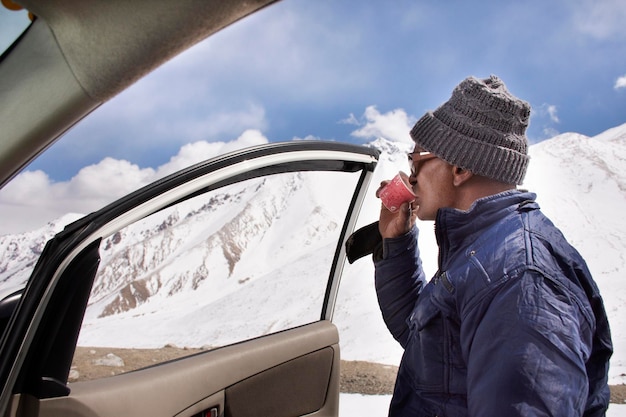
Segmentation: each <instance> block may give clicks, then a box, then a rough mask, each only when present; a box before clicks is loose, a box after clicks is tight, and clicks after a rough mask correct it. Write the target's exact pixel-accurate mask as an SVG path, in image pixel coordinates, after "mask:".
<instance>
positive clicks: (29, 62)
mask: <svg viewBox="0 0 626 417" xmlns="http://www.w3.org/2000/svg"><path fill="white" fill-rule="evenodd" d="M276 1H277V0H228V1H223V0H176V1H171V0H150V1H122V0H108V1H102V0H76V1H66V0H47V1H45V2H42V1H36V0H19V1H16V3H19V4H20V5H21V6H23V7H24V8H26V9H27V10H28V11H29V12H30V13H32V14H33V15H34V16H35V18H34V20H33V22H32V24H31V25H30V26H29V27H28V28H27V29H26V31H25V32H24V33H23V34H22V35H21V36H20V37H19V38H18V39H17V40H16V42H15V43H14V44H13V45H12V46H11V47H9V48H8V49H7V50H6V51H5V53H4V54H3V55H2V57H1V58H0V100H1V101H2V103H3V105H2V106H0V126H2V129H3V134H2V137H1V139H0V188H1V187H3V186H4V185H5V184H6V183H7V182H8V181H9V180H10V179H11V178H12V177H13V176H15V175H16V174H17V173H19V171H20V170H21V169H23V168H24V167H25V166H26V165H28V163H30V162H31V161H32V160H33V159H34V158H35V157H36V156H37V155H39V154H40V153H41V152H42V151H44V150H45V149H46V148H47V147H48V146H50V145H51V144H52V143H53V142H54V141H55V140H57V139H58V138H59V137H60V136H61V135H62V134H63V133H64V132H65V131H67V130H68V129H69V128H70V127H72V126H73V125H74V124H76V123H77V122H78V121H80V120H81V119H82V118H83V117H85V116H86V115H88V114H89V113H90V112H91V111H93V110H94V109H96V108H97V107H98V106H99V105H101V104H102V103H104V102H106V101H107V100H109V99H111V98H112V97H114V96H115V95H117V94H118V93H120V92H121V91H123V90H124V89H126V88H128V87H129V86H130V85H132V84H133V83H134V82H136V81H137V80H139V79H140V78H142V77H143V76H145V75H146V74H148V73H149V72H151V71H152V70H154V69H155V68H157V67H159V66H160V65H162V64H163V63H165V62H167V61H168V60H170V59H172V58H173V57H175V56H176V55H178V54H179V53H181V52H183V51H184V50H186V49H188V48H190V47H191V46H193V45H195V44H197V43H198V42H200V41H202V40H204V39H206V38H207V37H209V36H210V35H212V34H214V33H216V32H218V31H219V30H221V29H223V28H224V27H226V26H228V25H230V24H232V23H233V22H236V21H237V20H239V19H241V18H243V17H245V16H247V15H250V14H252V13H254V12H256V11H258V10H259V9H261V8H263V7H265V6H267V5H269V4H271V3H274V2H276Z"/></svg>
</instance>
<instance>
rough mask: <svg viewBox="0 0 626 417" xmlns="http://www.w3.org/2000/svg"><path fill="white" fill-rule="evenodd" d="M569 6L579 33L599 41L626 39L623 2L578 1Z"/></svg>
mask: <svg viewBox="0 0 626 417" xmlns="http://www.w3.org/2000/svg"><path fill="white" fill-rule="evenodd" d="M567 4H569V6H570V7H571V10H572V13H573V23H574V25H575V28H576V29H577V30H578V31H579V32H581V33H583V34H585V35H588V36H591V37H593V38H595V39H599V40H609V39H612V38H614V39H615V38H617V39H620V38H621V39H624V38H626V25H624V21H626V2H624V1H623V0H577V1H571V2H569V3H567Z"/></svg>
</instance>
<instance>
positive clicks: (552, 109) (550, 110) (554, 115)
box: [533, 103, 560, 123]
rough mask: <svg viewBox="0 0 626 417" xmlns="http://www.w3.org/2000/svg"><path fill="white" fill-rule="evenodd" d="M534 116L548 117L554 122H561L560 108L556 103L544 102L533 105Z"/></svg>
mask: <svg viewBox="0 0 626 417" xmlns="http://www.w3.org/2000/svg"><path fill="white" fill-rule="evenodd" d="M533 113H534V114H533V116H534V117H539V118H540V119H544V118H546V117H547V118H548V119H549V120H550V122H552V123H560V120H559V115H558V108H557V106H556V105H554V104H548V103H543V104H542V105H540V106H534V107H533Z"/></svg>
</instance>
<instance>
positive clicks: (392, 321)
mask: <svg viewBox="0 0 626 417" xmlns="http://www.w3.org/2000/svg"><path fill="white" fill-rule="evenodd" d="M418 234H419V232H418V229H417V227H413V229H411V230H410V231H409V232H408V233H407V234H406V235H404V236H400V237H397V238H393V239H384V240H383V253H382V259H376V258H375V260H374V267H375V286H376V295H377V297H378V304H379V306H380V310H381V312H382V315H383V320H384V321H385V324H386V325H387V328H388V329H389V331H390V332H391V334H392V336H393V337H394V338H395V339H396V340H397V341H398V342H399V343H400V345H401V346H402V347H403V348H404V347H406V342H407V338H408V330H409V328H408V325H407V319H408V318H409V316H410V314H411V312H412V311H413V307H414V306H415V302H416V301H417V297H418V295H419V292H420V290H421V289H422V287H423V286H424V282H425V278H424V271H423V269H422V263H421V260H420V257H419V249H418V246H417V237H418Z"/></svg>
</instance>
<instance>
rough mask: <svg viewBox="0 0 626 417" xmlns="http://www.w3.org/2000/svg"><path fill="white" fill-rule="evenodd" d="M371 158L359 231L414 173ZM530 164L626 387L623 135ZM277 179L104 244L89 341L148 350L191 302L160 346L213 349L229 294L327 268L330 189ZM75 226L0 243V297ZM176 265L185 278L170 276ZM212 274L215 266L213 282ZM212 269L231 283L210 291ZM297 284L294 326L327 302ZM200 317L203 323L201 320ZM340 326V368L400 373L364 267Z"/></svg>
mask: <svg viewBox="0 0 626 417" xmlns="http://www.w3.org/2000/svg"><path fill="white" fill-rule="evenodd" d="M369 146H375V147H377V148H378V149H380V150H381V151H382V154H381V158H380V163H379V165H378V167H377V170H376V173H375V176H374V180H373V181H372V183H371V186H370V187H371V192H370V194H371V198H368V199H367V201H366V203H365V206H364V207H363V208H362V210H361V214H360V221H359V223H360V224H359V225H364V224H367V223H369V222H372V221H374V220H376V218H377V214H378V210H379V204H380V203H379V201H378V200H377V199H376V198H375V197H374V195H373V194H374V190H375V189H376V187H377V185H378V183H379V182H380V181H381V180H383V179H386V178H390V177H392V176H393V175H394V174H395V173H396V172H397V171H398V169H403V170H407V169H408V166H407V163H406V152H407V151H409V150H410V149H409V148H408V147H410V145H407V144H399V143H393V142H390V141H387V140H385V139H378V140H377V141H375V142H373V143H371V144H370V145H369ZM530 155H531V164H530V167H529V171H528V174H527V176H526V180H525V183H524V185H523V188H527V189H529V190H531V191H534V192H536V193H537V196H538V197H537V201H538V202H539V204H540V206H541V207H542V209H543V210H544V212H545V213H546V214H547V215H548V216H549V217H551V218H552V220H553V221H554V222H555V224H556V225H557V226H559V227H560V228H561V230H562V231H563V233H564V234H565V236H566V237H567V238H568V240H570V241H571V242H572V243H573V244H574V245H575V246H576V247H577V248H578V249H579V251H580V252H581V253H582V254H583V256H584V257H585V258H586V260H587V262H588V264H589V267H590V269H591V271H592V273H593V274H594V277H595V279H596V281H597V283H598V285H599V287H600V289H601V292H602V294H603V297H604V299H605V304H606V309H607V312H608V314H609V320H610V322H611V326H612V332H613V339H614V344H615V350H616V352H615V355H614V358H613V360H612V363H611V382H612V383H621V382H626V377H624V376H622V375H623V374H625V373H626V319H625V318H623V317H624V313H623V308H624V307H625V306H626V280H625V279H623V277H622V275H623V273H624V271H626V220H624V217H623V213H625V212H626V124H625V125H622V126H619V127H616V128H614V129H610V130H608V131H606V132H604V133H602V134H600V135H598V136H595V137H592V138H589V137H585V136H582V135H579V134H575V133H568V134H563V135H560V136H557V137H555V138H553V139H550V140H547V141H544V142H541V143H538V144H535V145H532V146H531V148H530ZM281 178H282V179H281V180H280V181H282V182H281V183H279V184H274V183H272V181H267V180H266V181H259V182H255V183H254V184H248V185H246V186H245V187H243V186H242V187H241V188H239V189H236V190H231V191H230V192H229V193H228V194H220V195H217V196H215V197H214V199H213V200H212V201H210V202H206V201H205V202H203V203H202V204H201V205H199V206H198V205H196V203H194V202H189V204H186V205H180V206H177V207H176V210H171V211H168V212H166V213H164V214H163V216H160V217H159V216H157V217H154V218H151V219H150V221H148V222H145V223H143V224H142V225H141V227H137V228H135V229H127V230H124V232H122V233H117V234H115V235H113V236H111V237H109V238H108V239H107V240H106V241H105V242H104V243H103V245H102V246H101V248H102V250H101V252H102V253H101V256H102V266H101V268H100V272H99V275H98V277H97V280H96V284H95V286H94V291H93V293H92V299H91V301H90V307H89V310H88V313H87V316H86V319H85V322H86V323H88V324H89V329H91V330H93V331H94V334H96V333H97V332H100V333H102V332H103V331H104V332H107V331H116V332H119V334H125V335H128V336H124V337H125V340H126V343H127V344H128V346H129V347H130V346H134V347H141V340H142V338H143V337H144V336H145V335H146V332H151V333H150V334H151V335H152V336H153V335H154V334H155V333H158V332H159V331H165V330H160V329H166V328H167V329H171V328H172V326H157V325H155V323H162V320H164V319H165V317H166V313H164V312H166V311H167V310H168V308H169V306H170V305H171V301H172V300H173V299H175V298H177V297H184V298H185V300H188V302H187V303H186V304H187V305H188V306H189V314H184V315H183V316H184V317H185V319H184V320H180V322H178V323H176V326H174V329H175V330H167V331H169V332H170V333H168V334H164V335H161V336H162V337H163V340H167V341H168V342H169V343H173V344H177V345H181V346H202V345H205V344H207V343H210V338H211V337H218V336H220V335H219V334H213V335H209V333H211V332H212V331H213V330H211V329H212V328H218V329H219V327H220V326H219V325H218V323H220V320H222V318H223V317H227V316H228V315H229V314H232V312H231V310H229V308H228V306H229V305H230V304H229V303H232V300H234V299H235V298H234V297H232V295H233V294H235V293H237V292H249V293H250V294H255V295H256V296H257V297H258V294H259V293H262V292H267V293H268V294H269V293H270V292H271V291H273V289H275V288H277V287H278V286H280V285H283V284H285V283H287V282H288V281H289V280H291V281H293V279H292V278H293V277H294V276H299V275H303V274H306V270H299V271H292V270H289V269H288V266H287V265H289V260H290V259H294V258H303V257H304V258H305V259H306V262H309V264H311V265H313V264H319V263H324V262H329V261H330V260H329V259H320V256H321V255H320V254H321V253H322V249H324V247H325V246H326V245H328V244H329V242H332V239H333V236H335V234H336V233H337V231H338V229H339V228H340V225H341V221H342V214H341V213H340V212H338V210H337V209H336V208H335V207H329V206H326V205H321V204H320V203H319V199H318V198H317V196H319V195H321V194H322V193H324V192H325V190H327V189H328V186H329V184H326V183H324V182H323V181H321V183H320V180H319V178H318V179H316V181H310V180H305V179H303V178H296V177H289V176H284V177H281ZM333 186H334V184H333ZM279 190H280V191H279ZM294 199H296V200H297V201H298V202H299V204H297V205H296V206H297V207H298V210H293V211H285V207H286V205H285V202H286V201H287V200H290V201H293V200H294ZM225 202H228V203H229V205H228V207H229V208H228V209H227V210H225V209H222V208H223V207H226V205H224V204H223V203H225ZM233 207H235V209H233ZM77 217H78V215H74V214H70V215H67V216H65V217H63V218H61V219H59V220H58V221H55V222H53V223H50V224H48V225H46V226H45V227H43V228H41V229H39V230H36V231H33V232H29V233H25V234H21V235H6V236H2V237H0V253H2V254H3V255H2V257H1V258H0V295H6V294H7V293H8V292H10V291H11V290H12V289H13V288H15V287H19V286H20V285H22V284H23V282H24V281H25V280H26V279H27V277H28V274H29V271H30V270H31V269H32V267H33V265H34V262H35V261H36V259H37V257H38V255H39V254H40V253H41V250H42V249H43V245H44V244H45V241H46V240H47V239H48V238H50V237H52V236H53V235H54V233H56V232H58V231H59V230H60V229H61V228H62V227H63V225H65V224H67V223H69V222H70V221H72V220H74V219H76V218H77ZM270 224H272V225H273V226H274V229H275V230H278V231H279V232H275V233H281V234H282V235H283V236H281V237H282V241H283V242H284V245H283V246H282V247H281V248H278V249H277V248H273V252H271V253H272V256H275V262H276V263H277V268H276V270H275V271H274V272H273V274H272V276H271V279H270V277H269V275H264V274H261V273H260V272H259V271H256V270H255V265H256V264H257V262H255V260H258V259H259V257H267V256H270V255H269V254H270V252H269V249H268V248H267V247H266V246H265V242H266V241H267V239H268V236H266V234H267V233H269V232H267V231H266V230H267V227H268V226H269V225H270ZM276 226H278V227H276ZM419 226H420V230H421V235H420V239H421V248H422V253H423V260H424V266H425V269H426V271H427V273H430V274H432V273H434V272H435V269H436V259H437V247H436V244H435V240H434V236H433V233H432V229H433V225H432V223H429V222H426V223H422V224H420V225H419ZM272 233H274V232H272ZM207 236H210V237H209V238H208V239H207V238H206V237H207ZM195 237H197V239H196V238H195ZM276 250H278V252H276ZM276 253H279V254H280V256H276ZM306 262H305V263H306ZM174 263H176V264H177V265H181V264H183V265H187V266H188V268H186V269H184V270H171V268H172V267H171V265H173V264H174ZM278 263H280V264H279V265H278ZM207 265H211V271H209V268H208V267H207ZM168 268H170V270H168ZM216 268H217V269H220V270H221V271H222V272H223V273H222V274H221V275H222V276H225V277H231V278H232V279H223V280H217V281H215V280H207V279H206V277H207V276H210V275H211V274H213V273H214V272H212V271H215V269H216ZM215 275H217V274H215ZM300 281H301V282H302V283H303V285H302V287H298V288H297V289H296V290H295V291H296V293H294V294H293V297H292V300H285V301H284V305H281V306H280V308H281V309H282V311H284V312H285V314H284V316H285V317H284V320H285V322H286V323H289V324H292V322H298V320H301V319H302V318H301V317H291V316H290V311H291V310H290V304H289V302H292V301H293V300H297V301H298V302H299V303H302V302H312V303H313V302H319V297H323V295H324V294H323V288H316V289H312V288H311V287H309V286H308V284H307V283H309V282H311V281H313V280H308V279H302V280H300ZM209 286H210V288H209ZM199 288H203V291H202V294H207V290H208V293H210V294H212V295H211V297H209V298H207V297H206V295H202V297H198V296H197V295H198V294H199V291H197V290H198V289H199ZM239 295H241V294H239ZM273 302H276V301H275V300H274V301H273ZM217 303H219V308H216V304H217ZM205 310H206V312H207V314H200V315H198V314H197V313H198V312H202V311H205ZM209 312H210V313H209ZM130 315H132V316H133V317H134V318H135V319H134V323H137V320H138V319H137V317H140V319H141V320H143V323H145V325H144V326H141V328H140V329H138V328H137V327H134V328H133V330H130V329H128V331H126V332H124V330H123V329H124V322H125V319H126V318H127V317H129V316H130ZM253 315H254V314H253V313H252V317H249V318H245V319H242V321H241V325H240V326H239V327H238V328H237V329H234V330H233V329H231V332H230V333H231V336H232V333H233V332H234V333H238V334H239V335H242V334H245V333H246V332H248V331H249V330H250V328H251V327H254V326H255V322H254V317H253ZM198 316H200V317H203V321H202V322H201V323H198V322H197V321H194V320H193V319H191V317H198ZM334 321H335V323H336V324H337V326H338V327H339V331H340V338H341V348H342V357H343V358H345V359H355V360H356V359H358V360H370V361H376V362H381V363H391V364H397V363H398V362H399V359H400V355H401V349H400V347H399V346H398V345H397V344H396V342H395V341H394V340H393V339H392V338H391V336H390V335H389V334H388V332H387V330H386V328H385V326H384V324H383V322H382V319H381V317H380V313H379V311H378V306H377V302H376V297H375V294H374V289H373V266H372V264H371V261H370V260H369V259H361V260H359V261H357V262H356V263H354V264H352V265H346V267H345V269H344V276H343V279H342V283H341V287H340V291H339V299H338V301H337V306H336V310H335V319H334ZM96 331H97V332H96ZM221 336H224V335H221ZM81 343H84V344H87V345H90V344H91V345H94V344H97V343H98V339H97V338H96V337H95V336H90V334H89V331H87V332H85V334H81Z"/></svg>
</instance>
